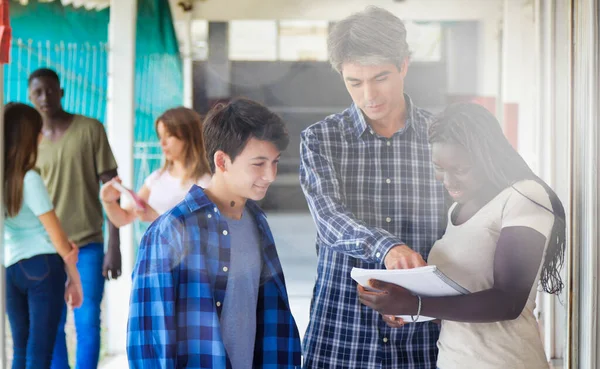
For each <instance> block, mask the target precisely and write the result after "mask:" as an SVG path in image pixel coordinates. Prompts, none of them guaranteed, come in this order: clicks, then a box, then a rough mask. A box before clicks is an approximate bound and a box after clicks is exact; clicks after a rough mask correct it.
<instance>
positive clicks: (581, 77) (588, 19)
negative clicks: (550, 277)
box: [565, 0, 600, 368]
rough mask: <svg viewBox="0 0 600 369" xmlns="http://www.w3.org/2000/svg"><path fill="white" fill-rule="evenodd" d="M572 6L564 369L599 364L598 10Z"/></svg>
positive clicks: (582, 2)
mask: <svg viewBox="0 0 600 369" xmlns="http://www.w3.org/2000/svg"><path fill="white" fill-rule="evenodd" d="M571 4H572V5H571V6H572V13H571V14H572V25H571V30H572V35H571V36H572V39H571V40H570V41H571V42H570V43H569V44H570V45H572V46H571V52H572V59H571V61H572V63H571V67H572V70H571V73H570V75H571V76H572V80H571V83H572V85H571V95H570V97H569V102H570V104H571V106H570V113H571V115H570V122H569V128H570V135H569V137H570V140H571V142H570V144H571V145H570V156H571V162H570V166H569V167H570V169H571V173H570V177H569V180H570V185H571V186H570V195H571V202H570V226H571V227H570V231H571V232H570V242H569V244H568V252H567V255H568V261H569V262H568V271H567V274H568V276H569V280H568V281H567V285H570V286H572V289H571V291H570V294H569V298H570V299H569V306H568V312H569V314H568V319H567V323H568V334H567V337H568V340H569V347H568V351H567V361H566V363H567V365H566V366H565V367H566V368H598V367H599V365H600V353H599V352H598V345H600V338H599V333H600V310H599V309H598V306H599V304H600V283H599V281H598V278H599V277H600V273H599V267H600V253H599V251H598V244H599V243H600V189H599V186H598V184H599V183H600V171H599V170H598V162H599V160H600V127H598V116H599V115H600V108H599V107H598V99H600V83H598V81H600V56H599V54H600V46H599V43H600V35H599V34H598V29H599V28H600V12H599V11H600V5H599V4H598V2H597V1H596V0H578V1H575V2H572V3H571Z"/></svg>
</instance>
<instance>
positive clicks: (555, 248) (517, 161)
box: [429, 103, 566, 294]
mask: <svg viewBox="0 0 600 369" xmlns="http://www.w3.org/2000/svg"><path fill="white" fill-rule="evenodd" d="M429 143H430V144H434V143H450V144H456V145H460V146H462V147H463V148H464V149H465V150H467V152H468V153H469V155H470V157H471V158H473V159H474V160H475V161H476V163H477V164H478V166H479V167H480V168H481V169H482V170H483V172H484V174H485V175H486V176H487V178H488V179H489V181H490V183H491V184H492V185H493V186H494V187H495V188H496V189H497V190H498V191H500V190H503V189H505V188H507V187H512V186H513V185H514V184H515V183H516V182H519V181H523V180H533V181H536V182H537V183H539V184H540V185H542V186H543V187H544V189H545V190H546V193H547V194H548V196H549V198H550V203H551V204H552V209H548V208H547V207H545V206H543V205H541V204H539V203H537V202H536V201H534V200H532V199H530V198H529V197H527V196H525V195H523V194H522V193H521V194H522V195H523V196H525V197H527V198H528V199H529V200H531V201H532V202H534V203H535V204H537V205H538V206H540V207H542V208H544V209H546V210H547V211H549V212H551V213H552V214H554V224H553V225H552V231H551V233H550V240H549V241H548V247H547V250H546V256H545V259H544V264H543V266H542V272H541V276H540V283H541V285H542V288H543V290H544V291H546V292H547V293H550V294H559V293H560V292H561V291H562V289H563V287H564V285H563V282H562V279H561V277H560V270H561V268H562V266H563V263H564V254H565V232H566V228H565V227H566V223H565V209H564V207H563V205H562V203H561V201H560V199H559V198H558V196H557V195H556V193H555V192H554V191H553V190H552V189H551V188H550V187H549V186H548V185H547V184H546V183H545V182H544V181H543V180H542V179H540V178H539V177H538V176H537V175H535V173H533V171H532V170H531V168H529V166H528V165H527V163H526V162H525V160H523V158H522V157H521V155H519V153H518V152H517V151H516V150H515V149H514V148H513V147H512V146H511V144H510V143H509V142H508V140H507V139H506V137H505V136H504V134H503V132H502V129H501V128H500V124H499V123H498V120H497V119H496V118H495V117H494V116H493V115H492V114H491V113H490V112H489V111H488V110H487V109H485V108H484V107H483V106H481V105H478V104H473V103H458V104H453V105H450V106H449V107H447V108H446V109H445V110H444V111H443V112H442V113H441V114H440V115H438V116H437V117H436V118H435V119H434V120H433V122H432V123H431V125H430V126H429ZM513 188H514V187H513ZM515 190H516V188H515ZM517 191H518V190H517Z"/></svg>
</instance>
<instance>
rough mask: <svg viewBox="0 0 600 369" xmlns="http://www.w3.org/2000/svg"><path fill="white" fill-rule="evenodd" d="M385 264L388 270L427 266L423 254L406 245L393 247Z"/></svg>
mask: <svg viewBox="0 0 600 369" xmlns="http://www.w3.org/2000/svg"><path fill="white" fill-rule="evenodd" d="M383 262H384V264H385V268H386V269H412V268H417V267H422V266H426V265H427V263H425V260H423V257H421V254H419V253H418V252H416V251H413V250H412V249H411V248H410V247H408V246H406V245H398V246H394V247H392V248H391V249H390V251H388V253H387V255H386V256H385V259H384V261H383Z"/></svg>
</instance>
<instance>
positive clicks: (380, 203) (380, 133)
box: [300, 7, 445, 369]
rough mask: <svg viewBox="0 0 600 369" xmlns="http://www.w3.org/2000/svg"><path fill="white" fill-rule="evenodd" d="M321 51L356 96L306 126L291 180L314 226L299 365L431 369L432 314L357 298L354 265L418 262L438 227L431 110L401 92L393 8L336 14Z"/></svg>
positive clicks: (399, 32) (404, 58)
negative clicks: (399, 311) (380, 307)
mask: <svg viewBox="0 0 600 369" xmlns="http://www.w3.org/2000/svg"><path fill="white" fill-rule="evenodd" d="M328 46H329V59H330V62H331V64H332V66H333V67H334V68H335V69H336V70H337V71H338V72H339V73H340V75H341V76H342V78H343V80H344V83H345V85H346V88H347V89H348V92H349V93H350V96H351V97H352V100H353V102H354V104H353V105H352V106H351V107H350V108H348V109H346V110H345V111H343V112H342V113H340V114H336V115H332V116H329V117H327V118H325V119H324V120H323V121H321V122H318V123H316V124H314V125H312V126H311V127H309V128H307V129H306V130H305V131H304V132H303V133H302V139H301V148H300V150H301V166H300V180H301V184H302V188H303V191H304V194H305V196H306V199H307V201H308V205H309V208H310V210H311V213H312V215H313V218H314V220H315V223H316V226H317V250H318V269H317V281H316V286H315V289H314V295H313V299H312V304H311V310H310V323H309V326H308V329H307V332H306V336H305V339H304V350H303V351H304V365H305V368H315V369H317V368H318V369H323V368H340V369H342V368H343V369H352V368H356V369H365V368H369V369H373V368H395V369H423V368H435V363H436V357H437V348H436V342H437V339H438V334H439V327H438V326H437V325H436V323H433V322H425V323H409V324H405V323H408V322H402V321H401V320H399V319H396V320H395V319H393V318H392V317H382V316H380V315H379V314H378V313H377V312H375V311H374V310H371V309H369V308H367V307H365V306H363V305H361V304H360V302H359V300H358V297H357V290H356V283H355V282H354V281H353V280H352V279H351V277H350V270H351V269H352V267H359V268H367V269H382V268H387V269H396V268H413V267H418V266H423V265H425V261H424V260H427V256H428V254H429V250H430V249H431V247H432V245H433V243H434V242H435V241H436V240H437V239H438V238H440V237H441V235H442V233H443V230H444V227H445V201H444V196H445V195H444V190H443V187H442V185H441V184H440V183H439V182H436V180H435V178H434V171H433V168H432V165H431V162H430V159H431V158H430V151H429V145H428V141H427V122H428V121H429V119H430V114H429V113H428V112H426V111H424V110H422V109H419V108H417V107H416V106H415V105H414V104H413V102H412V101H411V99H410V98H409V97H408V95H406V94H404V78H405V76H406V73H407V69H408V59H409V55H410V53H409V51H408V45H407V43H406V29H405V27H404V24H403V23H402V21H401V20H400V19H398V18H397V17H396V16H394V15H392V14H391V13H389V12H387V11H385V10H383V9H380V8H376V7H369V8H367V9H366V10H364V11H363V12H360V13H357V14H354V15H352V16H350V17H348V18H346V19H344V20H342V21H340V22H338V23H336V25H335V26H334V28H333V29H332V31H331V33H330V35H329V38H328Z"/></svg>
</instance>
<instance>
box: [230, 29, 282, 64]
mask: <svg viewBox="0 0 600 369" xmlns="http://www.w3.org/2000/svg"><path fill="white" fill-rule="evenodd" d="M229 59H230V60H277V22H276V21H245V20H244V21H239V20H238V21H231V22H229Z"/></svg>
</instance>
